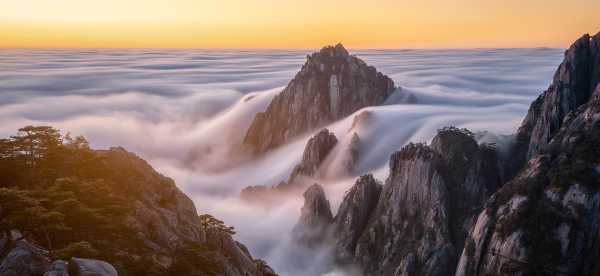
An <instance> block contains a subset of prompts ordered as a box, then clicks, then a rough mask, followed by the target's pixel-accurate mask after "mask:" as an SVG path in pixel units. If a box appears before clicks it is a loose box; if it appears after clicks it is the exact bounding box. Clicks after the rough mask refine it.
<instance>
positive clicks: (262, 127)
mask: <svg viewBox="0 0 600 276" xmlns="http://www.w3.org/2000/svg"><path fill="white" fill-rule="evenodd" d="M394 89H395V88H394V82H393V81H392V80H391V79H390V78H388V77H387V76H385V75H383V74H381V73H380V72H377V70H375V68H373V67H371V66H368V65H367V64H365V62H363V61H362V60H360V59H358V58H357V57H355V56H351V55H350V54H348V51H346V49H344V47H343V46H342V45H341V44H338V45H336V46H335V47H332V46H328V47H324V48H323V49H321V50H320V51H319V52H317V53H314V54H312V55H310V56H308V57H307V61H306V63H305V64H304V66H303V67H302V69H301V70H300V72H298V73H297V74H296V76H295V77H294V79H293V80H292V81H291V82H290V83H289V84H288V85H287V87H286V88H285V89H284V90H283V91H282V92H281V93H280V94H279V95H277V96H275V98H274V99H273V100H272V101H271V103H270V104H269V106H268V107H267V109H266V110H265V111H264V112H260V113H258V114H256V117H255V118H254V120H253V122H252V124H251V125H250V128H249V129H248V132H247V133H246V136H245V138H244V141H243V144H244V147H245V148H246V149H248V150H249V151H250V152H252V153H253V154H260V153H264V152H266V151H268V150H270V149H273V148H275V147H277V146H280V145H282V144H283V143H284V142H286V141H289V140H290V139H292V138H294V137H296V136H298V135H300V134H303V133H305V132H308V131H311V130H314V129H317V128H319V127H322V126H323V125H325V124H328V123H331V122H333V121H336V120H339V119H341V118H344V117H346V116H348V115H350V114H352V113H353V112H355V111H357V110H359V109H361V108H363V107H366V106H373V105H379V104H382V103H383V102H384V101H385V100H386V99H387V98H388V96H390V95H391V94H392V93H393V92H394Z"/></svg>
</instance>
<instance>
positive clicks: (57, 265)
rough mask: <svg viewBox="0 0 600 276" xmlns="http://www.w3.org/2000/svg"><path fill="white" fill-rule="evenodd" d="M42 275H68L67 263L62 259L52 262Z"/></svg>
mask: <svg viewBox="0 0 600 276" xmlns="http://www.w3.org/2000/svg"><path fill="white" fill-rule="evenodd" d="M44 276H69V268H68V263H67V262H65V261H63V260H56V261H54V262H52V264H51V265H50V268H48V271H46V273H44Z"/></svg>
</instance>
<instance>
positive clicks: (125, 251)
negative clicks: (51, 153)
mask: <svg viewBox="0 0 600 276" xmlns="http://www.w3.org/2000/svg"><path fill="white" fill-rule="evenodd" d="M82 152H83V153H82V154H86V157H87V158H88V159H85V160H94V162H95V163H93V164H94V168H93V169H91V170H90V171H92V170H97V171H100V172H99V173H98V174H99V175H101V176H102V179H101V180H97V181H96V182H91V181H90V183H93V184H94V185H96V187H100V188H102V190H100V191H102V192H106V193H107V194H110V195H111V197H110V198H108V199H106V198H103V199H102V200H103V201H102V202H101V203H100V204H102V205H107V204H109V203H112V201H114V202H118V204H119V205H118V206H116V207H112V206H111V208H113V209H111V212H110V213H109V212H105V213H101V214H99V213H95V212H96V211H95V209H91V208H88V209H86V211H87V212H89V214H88V213H85V215H81V217H84V218H83V219H80V218H78V220H81V223H82V224H84V225H86V224H85V223H88V224H89V222H87V221H85V217H86V216H107V217H108V218H110V219H111V220H110V223H113V224H114V225H111V226H114V228H109V229H119V231H115V233H106V236H105V235H104V234H105V233H103V232H98V231H96V232H92V231H90V232H89V233H87V232H86V233H80V232H76V231H74V230H73V231H71V230H61V232H62V231H71V233H69V232H66V233H65V234H64V235H63V236H65V235H67V236H69V235H72V236H77V237H80V238H81V239H83V241H82V243H83V244H85V246H84V247H85V248H83V249H79V248H78V247H70V245H74V243H71V244H70V245H68V246H64V245H62V246H60V247H58V248H55V250H53V253H55V254H56V255H61V256H62V255H64V256H67V257H65V258H68V257H71V255H72V254H73V253H74V252H76V253H78V254H79V253H80V252H83V254H85V255H92V256H91V257H96V256H98V257H102V259H103V260H106V261H108V262H105V261H100V260H93V259H82V258H71V259H70V260H69V262H68V266H67V267H68V268H67V270H68V273H69V275H71V276H77V275H107V276H109V275H117V271H118V272H119V274H121V275H125V276H127V275H169V274H170V273H172V270H171V268H172V267H173V264H178V266H175V267H176V272H177V274H184V275H188V274H194V273H200V274H207V273H208V272H211V273H208V274H214V273H217V272H218V273H219V275H231V276H238V275H240V276H248V275H256V276H262V275H273V273H271V272H272V271H271V270H270V268H269V267H268V266H267V265H266V264H265V263H264V262H262V261H260V260H255V259H254V258H252V256H251V255H250V253H249V252H248V250H247V249H246V248H245V247H244V246H243V245H242V244H240V243H237V242H235V241H234V240H233V238H232V237H231V234H232V233H231V231H227V227H225V226H222V227H219V226H218V225H217V226H214V225H208V224H205V225H203V224H202V221H201V219H200V217H199V216H198V214H197V212H196V209H195V207H194V204H193V203H192V201H191V199H190V198H188V197H187V196H186V195H185V194H183V193H182V192H181V191H180V190H179V189H178V188H177V186H176V185H175V183H174V182H173V180H171V179H170V178H167V177H165V176H163V175H161V174H159V173H158V172H156V171H155V170H154V169H153V168H152V167H151V166H150V165H149V164H148V163H147V162H146V161H144V160H142V159H141V158H139V157H137V156H136V155H135V154H133V153H130V152H127V151H126V150H124V149H123V148H111V149H109V150H100V151H95V150H91V149H87V150H85V151H83V150H82ZM96 160H97V161H96ZM53 161H54V160H53ZM56 162H64V163H66V164H68V165H72V164H73V163H72V162H70V161H64V160H57V161H56ZM78 165H79V164H78ZM64 167H67V166H64ZM94 172H95V171H94ZM67 173H68V171H67ZM64 174H65V172H60V174H59V175H64ZM92 175H93V174H92ZM86 177H87V176H86ZM90 177H91V179H92V180H96V178H94V177H95V176H94V177H92V176H90ZM61 179H62V180H60V181H65V180H64V178H61ZM57 181H58V180H57ZM61 183H62V182H61ZM68 184H69V185H71V186H60V187H61V188H64V189H73V190H76V191H79V190H78V189H80V190H82V191H86V192H87V191H88V190H85V189H86V188H87V186H85V185H87V184H88V183H82V182H77V181H70V182H68ZM88 189H89V188H88ZM61 191H62V190H61ZM94 191H95V190H94ZM54 192H56V191H54ZM88 193H89V192H88ZM65 194H68V195H69V196H70V197H71V199H69V200H64V201H73V202H79V201H78V200H79V199H81V198H83V197H84V196H90V195H89V194H85V193H83V192H82V193H81V194H82V195H80V194H75V193H73V192H72V191H66V192H65ZM33 196H34V194H33V193H32V199H31V201H32V202H33V201H34V200H36V199H35V198H34V197H33ZM92 196H96V195H95V194H94V195H92ZM61 200H62V199H61ZM86 200H87V198H86ZM109 200H110V202H108V203H107V202H106V201H109ZM0 205H2V203H0ZM0 209H1V208H0ZM88 210H89V211H88ZM113 213H118V214H119V216H117V215H114V217H111V215H112V214H113ZM90 220H91V221H93V222H95V221H98V220H97V219H96V220H94V218H90ZM107 220H108V219H107ZM215 221H218V220H215ZM220 223H222V222H220ZM90 227H93V226H90ZM98 227H101V226H98ZM13 232H16V231H13ZM215 232H218V234H215ZM61 234H62V233H61ZM109 234H110V235H109ZM207 234H210V239H211V240H210V241H216V240H218V241H221V243H220V246H212V244H210V243H209V240H208V239H207ZM6 235H7V234H1V236H0V248H2V250H1V251H2V253H0V254H2V255H0V275H19V276H29V275H32V276H33V275H35V276H39V275H43V274H44V273H46V274H47V276H53V275H56V276H58V275H63V274H64V266H61V263H57V262H54V263H53V265H52V266H51V264H50V260H51V258H50V257H51V256H50V254H49V253H48V252H47V251H46V250H44V249H43V248H40V247H38V246H36V244H37V243H35V242H38V241H39V238H36V237H35V236H34V237H33V238H34V239H32V240H31V241H25V240H24V239H23V238H22V237H20V234H19V235H14V236H15V237H10V238H7V237H5V236H6ZM47 237H48V236H47ZM216 237H218V239H217V238H216ZM48 240H50V239H49V238H48ZM56 240H60V239H59V238H55V241H56ZM15 241H16V242H15ZM92 243H94V244H96V246H95V247H94V248H92V245H91V244H92ZM42 244H49V243H45V242H42ZM98 244H99V245H98ZM89 248H92V249H89ZM6 249H9V250H10V251H7V250H6ZM184 249H185V250H184ZM188 249H189V250H188ZM4 252H7V253H8V254H6V255H5V253H4ZM184 253H189V254H188V255H186V254H184ZM194 255H197V256H200V257H198V258H195V261H194V262H195V263H194V264H196V263H198V264H199V265H197V266H194V265H187V264H189V261H188V260H186V258H190V256H194ZM53 257H55V256H53ZM85 257H89V256H85ZM182 264H183V265H182ZM113 265H114V267H113ZM213 272H214V273H213Z"/></svg>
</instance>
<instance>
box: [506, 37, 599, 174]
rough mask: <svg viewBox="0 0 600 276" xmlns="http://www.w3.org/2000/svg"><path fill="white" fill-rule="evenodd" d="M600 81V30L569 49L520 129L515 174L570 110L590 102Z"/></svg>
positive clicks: (548, 137)
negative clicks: (548, 85)
mask: <svg viewBox="0 0 600 276" xmlns="http://www.w3.org/2000/svg"><path fill="white" fill-rule="evenodd" d="M599 82H600V33H598V34H596V35H595V36H593V37H590V36H589V35H587V34H586V35H584V36H582V37H581V38H579V39H578V40H577V41H575V42H574V43H573V44H572V45H571V47H569V49H568V50H567V51H566V52H565V57H564V60H563V62H562V63H561V64H560V66H559V67H558V69H557V70H556V72H555V74H554V78H553V80H552V83H551V84H550V87H548V89H547V90H546V91H545V92H544V93H543V94H542V95H541V96H540V97H539V98H538V99H537V100H535V101H534V102H533V103H532V104H531V106H530V108H529V112H528V114H527V116H526V117H525V119H524V120H523V123H522V124H521V127H520V128H519V131H518V132H517V141H516V145H515V147H514V149H513V155H514V156H515V157H516V158H515V159H516V160H517V162H514V163H515V164H516V165H514V166H510V167H509V168H508V170H509V171H510V173H511V175H514V174H516V172H517V171H518V169H519V168H520V167H521V166H523V165H524V164H525V163H526V161H527V160H529V159H530V158H531V157H533V156H534V155H535V154H537V153H539V152H540V151H543V150H544V148H545V146H546V145H547V144H548V143H549V142H550V140H551V139H552V137H553V136H554V134H555V133H556V132H557V131H558V130H559V129H560V128H561V125H562V123H563V119H564V118H565V116H566V115H567V114H569V112H572V111H574V110H576V109H577V108H578V107H579V106H581V105H582V104H584V103H586V102H587V101H588V100H589V98H590V95H591V94H592V92H593V91H594V89H595V88H596V86H597V85H598V83H599Z"/></svg>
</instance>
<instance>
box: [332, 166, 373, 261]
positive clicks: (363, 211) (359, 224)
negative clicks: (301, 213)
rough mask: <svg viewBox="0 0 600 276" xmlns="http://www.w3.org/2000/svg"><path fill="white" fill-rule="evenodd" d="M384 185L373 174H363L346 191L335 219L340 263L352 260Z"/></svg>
mask: <svg viewBox="0 0 600 276" xmlns="http://www.w3.org/2000/svg"><path fill="white" fill-rule="evenodd" d="M381 188H382V185H381V184H380V183H378V181H377V180H375V178H373V175H370V174H367V175H363V176H361V177H360V178H358V179H357V180H356V183H355V184H354V186H352V188H351V189H350V190H349V191H348V192H347V193H346V195H345V196H344V199H343V201H342V203H341V205H340V208H339V210H338V213H337V214H336V216H335V219H334V226H333V228H332V230H333V233H335V237H334V238H335V252H334V253H335V258H336V260H337V261H338V262H340V263H347V262H350V261H352V259H353V257H354V249H355V248H356V242H357V241H358V238H359V237H360V235H361V234H362V233H363V230H364V229H365V227H366V226H367V223H368V221H369V218H370V216H371V213H372V212H373V211H374V210H375V207H377V202H378V201H379V195H380V193H381Z"/></svg>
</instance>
